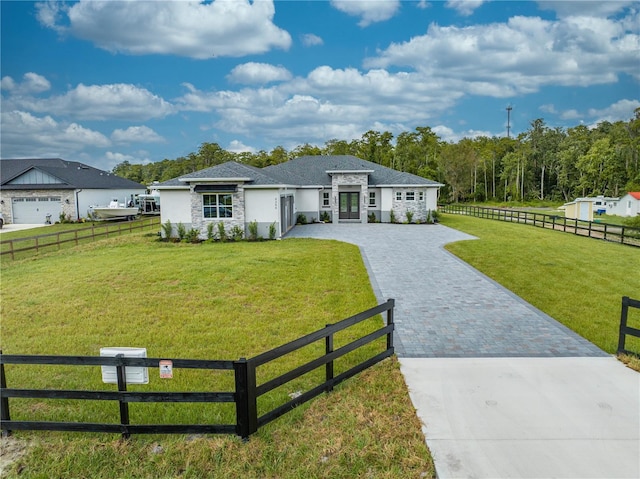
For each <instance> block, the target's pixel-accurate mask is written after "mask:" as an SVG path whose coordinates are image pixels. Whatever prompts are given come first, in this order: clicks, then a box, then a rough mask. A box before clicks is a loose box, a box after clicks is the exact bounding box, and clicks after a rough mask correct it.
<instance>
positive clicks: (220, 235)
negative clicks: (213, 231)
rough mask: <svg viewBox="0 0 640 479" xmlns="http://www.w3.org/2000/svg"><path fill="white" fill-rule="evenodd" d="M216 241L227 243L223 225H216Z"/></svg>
mask: <svg viewBox="0 0 640 479" xmlns="http://www.w3.org/2000/svg"><path fill="white" fill-rule="evenodd" d="M218 239H219V240H220V241H222V242H224V241H227V232H226V231H225V229H224V223H223V222H222V221H221V222H220V223H218Z"/></svg>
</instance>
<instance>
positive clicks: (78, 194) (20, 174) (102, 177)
mask: <svg viewBox="0 0 640 479" xmlns="http://www.w3.org/2000/svg"><path fill="white" fill-rule="evenodd" d="M145 192H146V188H145V186H144V185H141V184H139V183H136V182H135V181H131V180H127V179H125V178H121V177H119V176H116V175H114V174H113V173H109V172H107V171H102V170H98V169H97V168H93V167H91V166H87V165H85V164H82V163H78V162H76V161H67V160H62V159H60V158H46V159H16V160H13V159H12V160H0V211H2V214H3V216H4V220H5V222H6V223H7V224H9V223H15V224H43V223H45V222H46V220H47V216H48V215H49V218H50V220H51V222H52V223H54V222H56V221H58V220H59V219H60V215H61V214H64V215H66V216H68V217H69V218H71V219H73V220H78V219H80V218H85V217H87V216H88V211H89V209H90V207H92V206H105V205H108V204H109V202H110V201H111V200H113V199H118V201H119V202H123V203H126V202H128V201H130V200H131V199H133V198H135V196H136V195H139V194H144V193H145Z"/></svg>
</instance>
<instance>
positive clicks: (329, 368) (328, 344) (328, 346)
mask: <svg viewBox="0 0 640 479" xmlns="http://www.w3.org/2000/svg"><path fill="white" fill-rule="evenodd" d="M329 326H331V324H327V328H328V327H329ZM324 346H325V348H324V349H325V354H330V353H332V352H333V333H329V334H328V335H327V336H326V337H325V338H324ZM325 371H326V382H329V381H331V380H332V379H333V359H332V360H331V361H329V362H328V363H327V364H326V365H325ZM325 391H326V392H328V393H329V392H331V391H333V386H331V385H327V387H326V389H325Z"/></svg>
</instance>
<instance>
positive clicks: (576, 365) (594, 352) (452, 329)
mask: <svg viewBox="0 0 640 479" xmlns="http://www.w3.org/2000/svg"><path fill="white" fill-rule="evenodd" d="M292 237H309V238H320V239H334V240H339V241H344V242H348V243H352V244H356V245H358V246H359V248H360V251H361V253H362V257H363V260H364V262H365V265H366V267H367V270H368V272H369V276H370V278H371V283H372V285H373V288H374V291H375V294H376V296H377V299H378V300H379V301H380V302H382V301H386V299H388V298H395V299H396V310H395V314H394V320H395V323H396V335H395V336H394V343H395V347H396V353H397V355H398V357H399V358H400V364H401V370H402V373H403V375H404V376H405V380H406V381H407V385H408V388H409V392H410V395H411V399H412V401H413V404H414V406H415V407H416V410H417V412H418V415H419V417H420V418H421V420H422V422H423V432H424V433H425V437H426V441H427V445H428V446H429V448H430V450H431V453H432V455H433V457H434V461H435V466H436V471H437V473H438V476H439V477H440V478H446V477H478V478H480V477H486V478H497V477H504V478H516V477H528V478H540V477H574V478H586V477H593V478H600V477H602V478H604V477H610V478H615V477H640V379H639V378H640V375H639V374H638V373H636V372H634V371H631V370H628V369H627V368H625V367H624V366H623V365H622V364H621V363H619V362H618V361H617V360H616V359H614V358H612V357H611V356H610V355H608V354H606V353H605V352H604V351H602V350H600V349H599V348H597V347H596V346H595V345H593V344H592V343H590V342H589V341H587V340H585V339H584V338H582V337H581V336H579V335H577V334H576V333H574V332H573V331H571V330H570V329H568V328H566V327H565V326H563V325H562V324H560V323H558V322H557V321H555V320H554V319H553V318H551V317H549V316H548V315H546V314H544V313H543V312H541V311H539V310H538V309H536V308H534V307H533V306H531V305H530V304H528V303H527V302H525V301H523V300H522V299H521V298H519V297H518V296H516V295H514V294H513V293H511V292H510V291H508V290H507V289H505V288H503V287H502V286H500V285H499V284H497V283H496V282H494V281H492V280H491V279H490V278H488V277H487V276H485V275H484V274H482V273H480V272H479V271H477V270H476V269H474V268H472V267H471V266H469V265H468V264H466V263H464V262H463V261H461V260H459V259H457V258H456V257H455V256H453V255H452V254H450V253H448V252H447V251H446V250H445V249H444V245H445V244H447V243H451V242H455V241H461V240H473V239H475V238H474V237H473V236H470V235H467V234H465V233H462V232H459V231H456V230H453V229H451V228H448V227H445V226H442V225H397V224H393V225H392V224H338V225H333V224H313V225H304V226H296V227H295V228H294V229H293V230H292V231H291V232H289V234H288V235H287V238H292ZM514 267H517V265H514ZM547 280H548V281H549V283H550V284H549V286H550V287H553V284H552V278H549V279H547Z"/></svg>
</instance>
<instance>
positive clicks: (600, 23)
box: [364, 17, 640, 97]
mask: <svg viewBox="0 0 640 479" xmlns="http://www.w3.org/2000/svg"><path fill="white" fill-rule="evenodd" d="M639 63H640V35H638V33H637V26H636V30H633V31H632V30H626V29H625V28H624V27H623V26H621V23H620V22H616V21H612V20H610V19H606V18H586V17H580V18H578V17H571V18H567V19H564V20H561V21H556V22H554V21H548V20H542V19H541V18H538V17H512V18H511V19H509V21H508V22H507V23H493V24H488V25H474V26H467V27H457V26H448V27H441V26H439V25H437V24H432V25H430V26H429V29H428V31H427V33H426V34H425V35H421V36H416V37H414V38H411V39H410V40H408V41H406V42H403V43H392V44H391V45H389V47H387V48H386V49H384V50H381V51H379V52H378V56H377V57H374V58H368V59H366V60H365V62H364V65H365V67H366V68H391V67H407V68H410V69H413V70H415V71H418V72H422V73H424V74H425V75H426V76H429V77H432V78H436V79H441V80H443V81H453V82H459V83H460V86H461V91H463V92H465V93H471V94H477V95H485V96H494V97H507V96H512V95H515V94H526V93H533V92H536V91H538V90H539V89H540V88H541V87H543V86H545V85H561V86H590V85H595V84H606V83H614V82H616V81H617V78H618V75H619V74H621V73H626V74H629V75H632V76H634V77H635V78H638V79H640V70H639V69H638V64H639Z"/></svg>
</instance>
